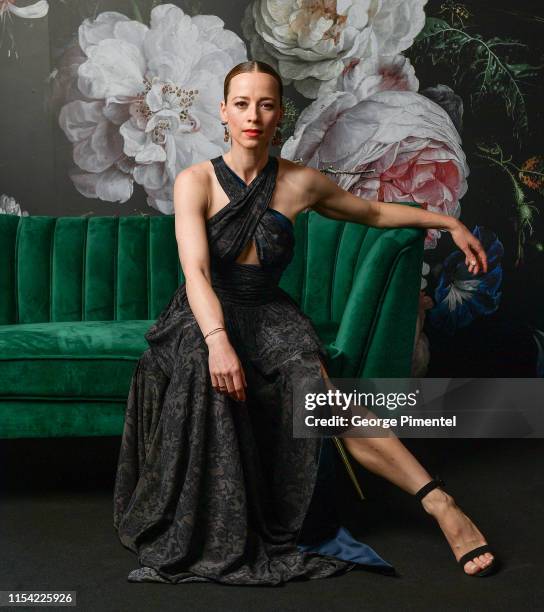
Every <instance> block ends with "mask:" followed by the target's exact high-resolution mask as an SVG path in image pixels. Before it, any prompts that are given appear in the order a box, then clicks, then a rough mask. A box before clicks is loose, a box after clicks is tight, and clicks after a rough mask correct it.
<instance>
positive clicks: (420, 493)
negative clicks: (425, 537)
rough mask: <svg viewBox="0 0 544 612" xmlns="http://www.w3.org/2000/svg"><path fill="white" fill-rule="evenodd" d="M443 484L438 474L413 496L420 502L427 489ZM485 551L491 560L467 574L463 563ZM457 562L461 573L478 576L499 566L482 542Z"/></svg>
mask: <svg viewBox="0 0 544 612" xmlns="http://www.w3.org/2000/svg"><path fill="white" fill-rule="evenodd" d="M445 486H446V483H445V482H444V481H443V480H442V479H441V478H440V477H439V476H436V477H435V478H433V479H432V480H431V481H430V482H428V483H427V484H426V485H423V486H422V487H421V489H419V491H417V492H416V493H415V494H414V496H415V497H416V499H417V500H418V501H420V502H421V500H422V499H423V498H424V497H425V495H427V493H429V491H432V490H433V489H435V488H436V487H441V488H443V487H445ZM486 552H489V553H491V554H492V555H493V561H492V562H491V563H490V564H489V565H488V566H487V567H486V568H485V569H482V570H480V571H479V572H476V574H467V573H466V572H465V571H464V566H465V563H467V561H472V559H474V557H478V556H480V555H483V554H484V553H486ZM458 563H459V565H460V566H461V569H462V570H463V573H464V574H466V575H467V576H480V577H481V578H483V577H484V576H489V575H490V574H493V573H495V572H496V571H497V569H498V567H499V561H498V559H497V557H496V555H495V553H494V552H493V551H492V550H491V547H490V546H489V544H483V545H482V546H477V547H476V548H473V549H472V550H469V551H468V552H466V553H465V554H464V555H463V556H462V557H461V558H460V559H459V561H458Z"/></svg>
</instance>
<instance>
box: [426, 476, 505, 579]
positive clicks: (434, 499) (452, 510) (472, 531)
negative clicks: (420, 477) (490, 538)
mask: <svg viewBox="0 0 544 612" xmlns="http://www.w3.org/2000/svg"><path fill="white" fill-rule="evenodd" d="M421 503H422V505H423V508H424V509H425V512H427V513H428V514H430V515H431V516H433V517H434V518H435V519H436V520H437V521H438V524H439V525H440V528H441V529H442V531H443V532H444V535H445V536H446V539H447V540H448V543H449V545H450V546H451V549H452V551H453V554H454V555H455V558H456V560H457V561H459V559H460V558H461V557H462V556H463V555H464V554H465V553H466V552H468V551H469V550H472V549H473V548H476V547H477V546H482V545H483V544H487V542H486V540H485V538H484V536H483V535H482V533H481V532H480V531H479V529H478V528H477V527H476V525H475V524H474V523H473V522H472V521H471V520H470V519H469V518H468V516H467V515H466V514H465V513H464V512H463V511H462V510H461V508H459V506H458V505H457V504H456V503H455V500H454V499H453V497H452V496H451V495H449V494H448V493H446V492H445V491H443V490H442V489H440V488H438V487H437V488H435V489H433V490H432V491H429V493H427V495H425V497H424V498H423V499H422V500H421ZM493 558H494V557H493V555H492V554H491V553H489V552H486V553H484V554H483V555H478V556H476V557H474V558H473V559H472V561H467V563H465V565H464V568H463V569H464V571H465V573H467V574H470V575H473V574H477V573H478V572H480V571H481V570H484V569H485V568H487V567H488V566H489V565H490V564H491V562H492V561H493Z"/></svg>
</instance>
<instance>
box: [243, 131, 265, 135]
mask: <svg viewBox="0 0 544 612" xmlns="http://www.w3.org/2000/svg"><path fill="white" fill-rule="evenodd" d="M244 134H247V135H248V136H260V135H261V131H260V130H244Z"/></svg>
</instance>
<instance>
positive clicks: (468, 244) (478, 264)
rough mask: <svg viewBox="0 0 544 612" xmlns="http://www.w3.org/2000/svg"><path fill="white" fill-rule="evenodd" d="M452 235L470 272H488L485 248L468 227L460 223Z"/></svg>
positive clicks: (452, 231)
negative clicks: (463, 255)
mask: <svg viewBox="0 0 544 612" xmlns="http://www.w3.org/2000/svg"><path fill="white" fill-rule="evenodd" d="M450 233H451V237H452V238H453V241H454V242H455V244H456V245H457V246H458V247H459V248H460V249H461V251H463V253H464V254H465V264H466V266H467V267H468V271H469V272H471V273H472V274H478V273H479V272H480V271H481V270H483V271H484V272H487V256H486V254H485V250H484V247H483V246H482V243H481V242H480V241H479V240H478V238H476V236H475V235H474V234H473V233H472V232H471V231H470V230H469V229H468V227H466V225H463V223H461V221H459V223H458V225H457V227H455V229H453V230H451V232H450Z"/></svg>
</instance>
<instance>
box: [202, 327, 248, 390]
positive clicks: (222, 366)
mask: <svg viewBox="0 0 544 612" xmlns="http://www.w3.org/2000/svg"><path fill="white" fill-rule="evenodd" d="M206 343H207V344H208V349H209V357H208V364H209V368H210V376H211V379H212V387H213V388H214V389H215V390H216V391H217V392H219V393H224V394H225V395H228V396H229V397H231V398H232V399H234V400H236V401H241V402H244V401H245V399H246V391H245V387H247V383H246V375H245V373H244V369H243V368H242V364H241V362H240V360H239V359H238V355H237V354H236V351H235V350H234V348H233V347H232V345H231V343H230V342H229V340H228V337H227V334H226V333H225V332H224V331H223V332H219V333H217V334H213V335H212V336H209V337H208V338H207V339H206Z"/></svg>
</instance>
